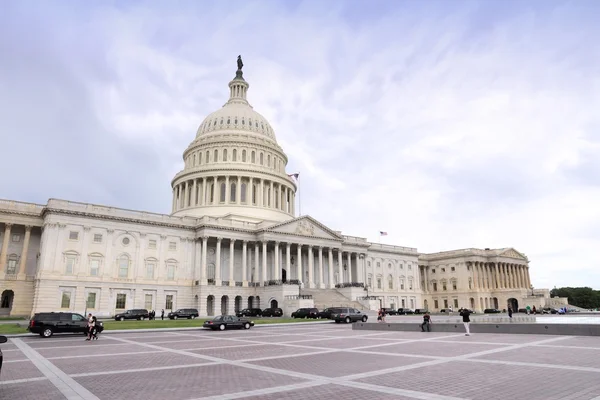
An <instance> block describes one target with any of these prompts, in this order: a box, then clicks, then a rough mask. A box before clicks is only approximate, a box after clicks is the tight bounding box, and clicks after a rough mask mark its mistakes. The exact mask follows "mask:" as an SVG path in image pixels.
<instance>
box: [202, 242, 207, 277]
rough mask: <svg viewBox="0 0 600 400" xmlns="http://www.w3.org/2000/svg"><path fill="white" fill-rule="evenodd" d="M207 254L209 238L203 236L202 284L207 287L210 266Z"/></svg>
mask: <svg viewBox="0 0 600 400" xmlns="http://www.w3.org/2000/svg"><path fill="white" fill-rule="evenodd" d="M207 253H208V236H202V275H201V279H202V284H203V285H206V283H207V280H208V271H207V269H208V264H207V261H208V259H207Z"/></svg>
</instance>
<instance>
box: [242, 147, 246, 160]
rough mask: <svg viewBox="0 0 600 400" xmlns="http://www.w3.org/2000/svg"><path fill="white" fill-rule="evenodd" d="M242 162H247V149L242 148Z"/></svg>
mask: <svg viewBox="0 0 600 400" xmlns="http://www.w3.org/2000/svg"><path fill="white" fill-rule="evenodd" d="M242 162H246V150H242Z"/></svg>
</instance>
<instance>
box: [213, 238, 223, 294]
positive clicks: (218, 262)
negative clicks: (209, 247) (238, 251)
mask: <svg viewBox="0 0 600 400" xmlns="http://www.w3.org/2000/svg"><path fill="white" fill-rule="evenodd" d="M222 239H223V238H220V237H218V238H217V250H216V251H215V286H221V240H222ZM219 305H220V304H219Z"/></svg>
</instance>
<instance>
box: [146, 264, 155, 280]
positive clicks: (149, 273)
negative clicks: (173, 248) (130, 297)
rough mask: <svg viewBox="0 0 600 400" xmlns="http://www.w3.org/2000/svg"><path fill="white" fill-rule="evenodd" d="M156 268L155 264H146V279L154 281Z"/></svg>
mask: <svg viewBox="0 0 600 400" xmlns="http://www.w3.org/2000/svg"><path fill="white" fill-rule="evenodd" d="M155 266H156V264H154V263H153V262H149V263H146V279H154V268H155Z"/></svg>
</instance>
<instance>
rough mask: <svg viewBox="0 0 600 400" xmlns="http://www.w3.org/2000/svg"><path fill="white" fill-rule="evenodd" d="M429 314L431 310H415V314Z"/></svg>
mask: <svg viewBox="0 0 600 400" xmlns="http://www.w3.org/2000/svg"><path fill="white" fill-rule="evenodd" d="M428 312H429V310H427V309H426V308H415V314H425V313H428Z"/></svg>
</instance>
